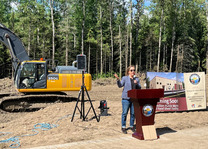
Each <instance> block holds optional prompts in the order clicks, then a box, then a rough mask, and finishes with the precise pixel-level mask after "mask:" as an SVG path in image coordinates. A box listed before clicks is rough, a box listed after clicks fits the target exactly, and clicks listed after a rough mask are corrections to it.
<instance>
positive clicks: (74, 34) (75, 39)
mask: <svg viewBox="0 0 208 149" xmlns="http://www.w3.org/2000/svg"><path fill="white" fill-rule="evenodd" d="M73 36H74V50H76V34H75V33H73Z"/></svg>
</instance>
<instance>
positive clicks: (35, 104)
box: [0, 93, 77, 112]
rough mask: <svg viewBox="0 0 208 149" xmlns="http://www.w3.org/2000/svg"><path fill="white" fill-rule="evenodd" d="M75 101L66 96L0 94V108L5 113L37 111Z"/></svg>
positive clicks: (56, 94)
mask: <svg viewBox="0 0 208 149" xmlns="http://www.w3.org/2000/svg"><path fill="white" fill-rule="evenodd" d="M74 100H77V98H75V97H71V96H69V95H67V94H60V93H50V94H45V93H44V94H39V95H38V94H27V95H25V94H18V95H17V94H12V93H0V108H1V109H2V110H4V111H7V112H25V111H37V110H39V109H41V108H45V107H46V106H48V105H50V104H54V103H58V102H71V101H74Z"/></svg>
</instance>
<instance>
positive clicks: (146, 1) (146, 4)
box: [133, 0, 151, 6]
mask: <svg viewBox="0 0 208 149" xmlns="http://www.w3.org/2000/svg"><path fill="white" fill-rule="evenodd" d="M133 3H134V4H136V0H133ZM150 3H151V0H144V5H145V6H149V5H150Z"/></svg>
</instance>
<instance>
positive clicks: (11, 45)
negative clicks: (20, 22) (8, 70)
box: [0, 23, 29, 72]
mask: <svg viewBox="0 0 208 149" xmlns="http://www.w3.org/2000/svg"><path fill="white" fill-rule="evenodd" d="M0 42H2V43H3V44H4V45H5V46H6V47H7V48H8V49H9V51H10V55H11V57H12V65H13V68H14V70H15V72H16V70H17V66H18V64H19V63H21V62H23V61H26V60H29V56H28V55H27V52H26V50H25V47H24V45H23V43H22V42H21V40H20V38H19V37H17V36H16V35H15V34H14V33H13V32H12V31H11V30H9V29H8V28H6V27H5V26H4V25H2V24H1V23H0Z"/></svg>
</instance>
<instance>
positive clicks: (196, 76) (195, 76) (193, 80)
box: [189, 74, 200, 85]
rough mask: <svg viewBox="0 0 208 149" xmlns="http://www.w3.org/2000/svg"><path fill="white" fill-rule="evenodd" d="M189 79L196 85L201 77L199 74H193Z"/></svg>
mask: <svg viewBox="0 0 208 149" xmlns="http://www.w3.org/2000/svg"><path fill="white" fill-rule="evenodd" d="M189 81H190V82H191V83H192V84H194V85H196V84H198V83H199V82H200V77H199V75H198V74H192V75H191V76H190V78H189Z"/></svg>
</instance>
